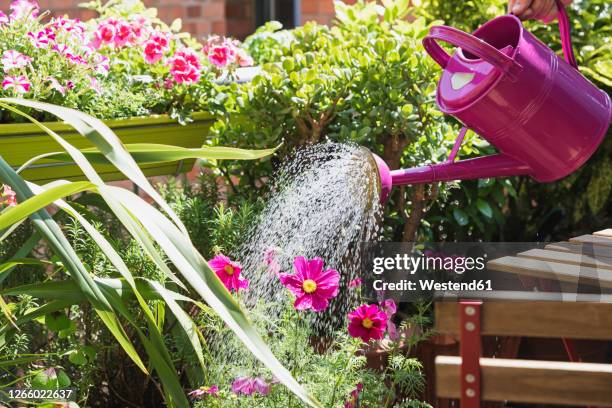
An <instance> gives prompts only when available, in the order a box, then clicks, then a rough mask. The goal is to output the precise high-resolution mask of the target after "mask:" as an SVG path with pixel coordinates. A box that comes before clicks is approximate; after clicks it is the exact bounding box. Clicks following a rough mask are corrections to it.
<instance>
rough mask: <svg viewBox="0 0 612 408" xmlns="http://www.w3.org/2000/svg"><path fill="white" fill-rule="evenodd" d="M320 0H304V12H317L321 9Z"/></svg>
mask: <svg viewBox="0 0 612 408" xmlns="http://www.w3.org/2000/svg"><path fill="white" fill-rule="evenodd" d="M318 2H319V1H318V0H303V1H302V14H316V13H318V11H319V7H318Z"/></svg>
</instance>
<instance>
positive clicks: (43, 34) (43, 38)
mask: <svg viewBox="0 0 612 408" xmlns="http://www.w3.org/2000/svg"><path fill="white" fill-rule="evenodd" d="M27 36H28V37H29V38H30V41H31V42H32V45H34V46H35V47H36V48H47V47H48V46H49V44H50V43H52V42H53V41H55V33H54V32H53V30H51V29H50V28H48V27H47V28H45V29H44V30H40V31H39V32H37V33H33V32H31V31H30V32H28V34H27Z"/></svg>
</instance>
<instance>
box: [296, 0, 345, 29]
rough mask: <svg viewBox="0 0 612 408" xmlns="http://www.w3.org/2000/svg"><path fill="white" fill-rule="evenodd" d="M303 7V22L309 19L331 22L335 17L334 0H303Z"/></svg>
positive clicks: (324, 22)
mask: <svg viewBox="0 0 612 408" xmlns="http://www.w3.org/2000/svg"><path fill="white" fill-rule="evenodd" d="M344 2H345V3H348V4H354V3H355V2H356V0H344ZM301 8H302V10H301V15H302V24H304V23H306V22H307V21H316V22H318V23H321V24H331V22H332V21H333V19H334V14H335V13H334V2H333V0H302V4H301Z"/></svg>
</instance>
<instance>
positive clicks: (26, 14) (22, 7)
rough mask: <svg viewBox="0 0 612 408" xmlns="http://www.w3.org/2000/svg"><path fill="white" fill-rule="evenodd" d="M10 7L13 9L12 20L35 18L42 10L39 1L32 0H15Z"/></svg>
mask: <svg viewBox="0 0 612 408" xmlns="http://www.w3.org/2000/svg"><path fill="white" fill-rule="evenodd" d="M9 8H10V9H11V19H12V20H20V19H22V18H28V19H35V18H36V17H38V13H39V12H40V8H39V7H38V3H37V2H36V1H30V0H14V1H12V2H11V5H10V6H9Z"/></svg>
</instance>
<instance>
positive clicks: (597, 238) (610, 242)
mask: <svg viewBox="0 0 612 408" xmlns="http://www.w3.org/2000/svg"><path fill="white" fill-rule="evenodd" d="M570 242H579V243H581V244H594V245H602V246H611V247H612V238H610V237H604V236H601V235H581V236H579V237H575V238H570Z"/></svg>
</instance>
